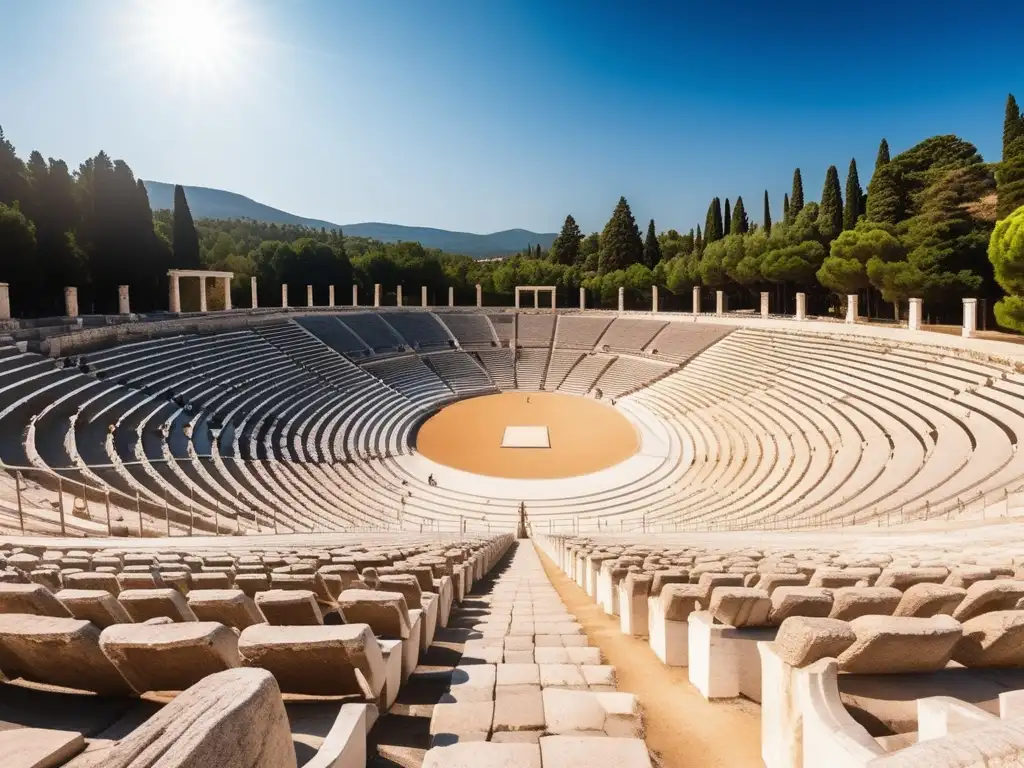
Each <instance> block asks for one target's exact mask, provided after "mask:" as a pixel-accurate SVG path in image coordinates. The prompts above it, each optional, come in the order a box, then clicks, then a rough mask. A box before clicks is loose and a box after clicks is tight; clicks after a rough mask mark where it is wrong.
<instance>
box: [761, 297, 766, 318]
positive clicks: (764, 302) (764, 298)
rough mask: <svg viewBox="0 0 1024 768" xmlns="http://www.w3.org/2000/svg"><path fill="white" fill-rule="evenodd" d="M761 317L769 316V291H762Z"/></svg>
mask: <svg viewBox="0 0 1024 768" xmlns="http://www.w3.org/2000/svg"><path fill="white" fill-rule="evenodd" d="M761 317H763V318H765V319H767V318H768V291H761Z"/></svg>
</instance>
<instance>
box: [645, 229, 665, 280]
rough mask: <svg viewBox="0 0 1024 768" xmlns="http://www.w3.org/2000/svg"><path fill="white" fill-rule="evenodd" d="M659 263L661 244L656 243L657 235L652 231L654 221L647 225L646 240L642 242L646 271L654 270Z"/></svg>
mask: <svg viewBox="0 0 1024 768" xmlns="http://www.w3.org/2000/svg"><path fill="white" fill-rule="evenodd" d="M659 261H661V243H659V242H658V233H657V231H655V229H654V219H651V220H650V222H649V223H648V224H647V238H646V239H645V240H644V264H645V265H646V266H647V268H648V269H654V268H655V266H657V264H658V262H659Z"/></svg>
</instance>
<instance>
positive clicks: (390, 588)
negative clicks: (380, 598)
mask: <svg viewBox="0 0 1024 768" xmlns="http://www.w3.org/2000/svg"><path fill="white" fill-rule="evenodd" d="M376 589H377V590H378V591H380V592H397V593H398V594H400V595H402V597H404V598H405V604H406V605H407V606H408V607H409V609H410V610H412V609H414V608H422V607H423V604H422V600H423V590H422V589H421V588H420V583H419V579H417V578H416V577H415V576H413V575H412V574H411V573H402V574H394V575H384V576H381V577H380V578H379V579H378V581H377V587H376Z"/></svg>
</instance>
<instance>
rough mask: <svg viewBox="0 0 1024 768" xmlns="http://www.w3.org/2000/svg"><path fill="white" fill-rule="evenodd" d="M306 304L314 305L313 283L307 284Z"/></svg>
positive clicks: (308, 305)
mask: <svg viewBox="0 0 1024 768" xmlns="http://www.w3.org/2000/svg"><path fill="white" fill-rule="evenodd" d="M306 306H307V307H312V306H313V286H312V285H307V286H306Z"/></svg>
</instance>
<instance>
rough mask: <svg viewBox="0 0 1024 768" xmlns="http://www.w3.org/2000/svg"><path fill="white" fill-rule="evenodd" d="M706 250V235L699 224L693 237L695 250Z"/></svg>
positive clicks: (697, 251) (696, 251)
mask: <svg viewBox="0 0 1024 768" xmlns="http://www.w3.org/2000/svg"><path fill="white" fill-rule="evenodd" d="M703 250H704V236H703V235H701V233H700V224H698V225H697V234H696V235H694V238H693V252H694V253H700V252H701V251H703Z"/></svg>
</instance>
